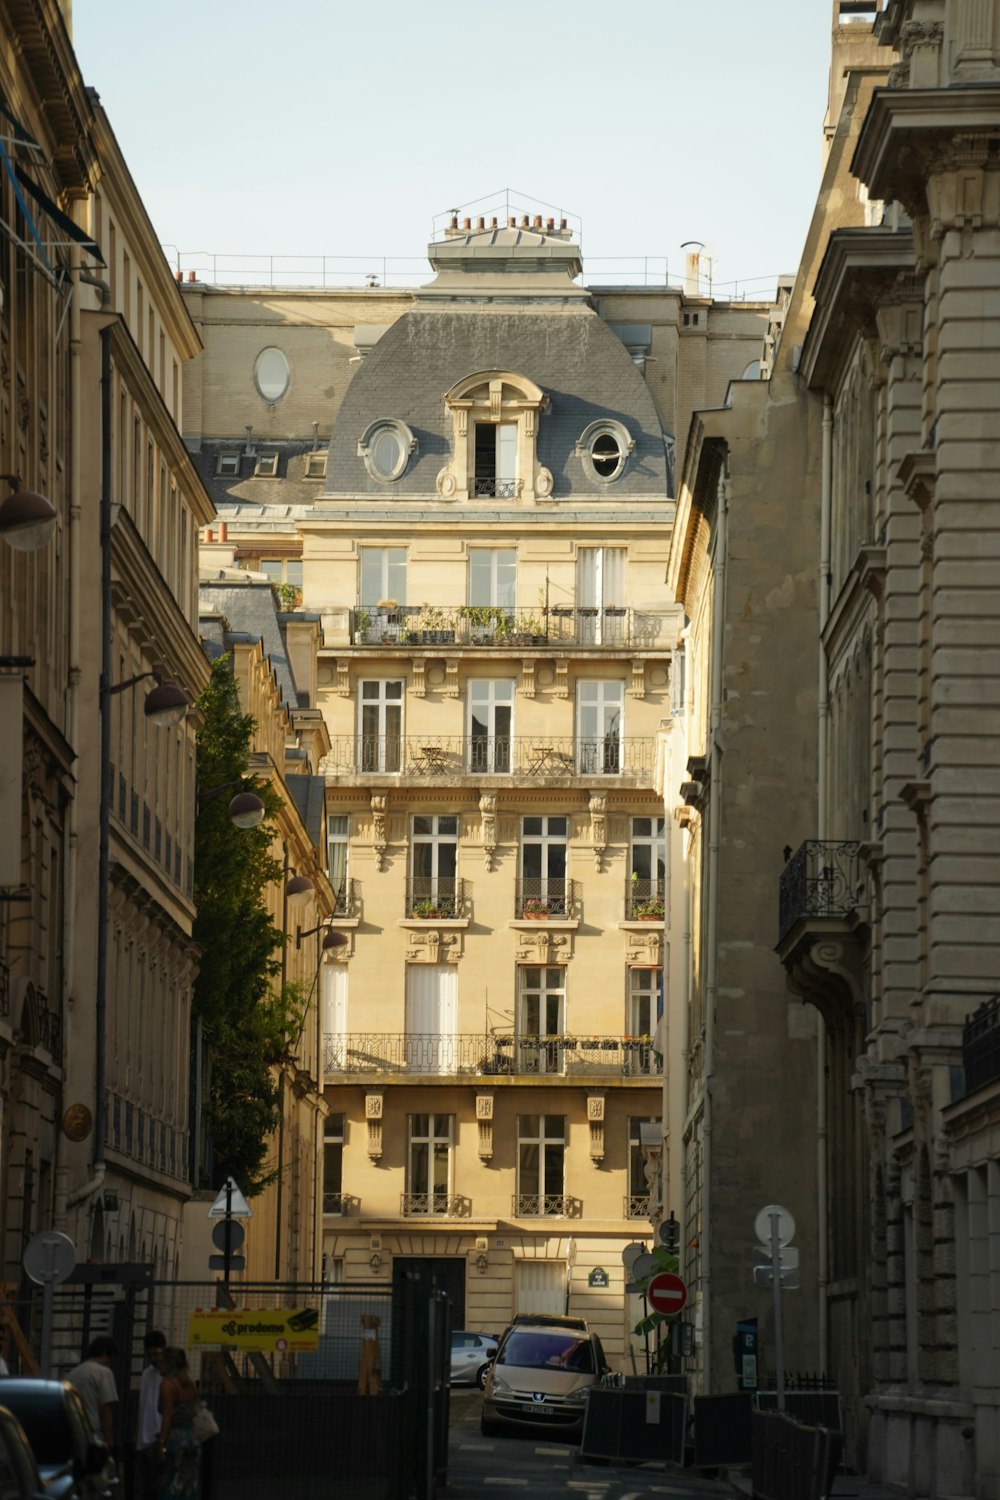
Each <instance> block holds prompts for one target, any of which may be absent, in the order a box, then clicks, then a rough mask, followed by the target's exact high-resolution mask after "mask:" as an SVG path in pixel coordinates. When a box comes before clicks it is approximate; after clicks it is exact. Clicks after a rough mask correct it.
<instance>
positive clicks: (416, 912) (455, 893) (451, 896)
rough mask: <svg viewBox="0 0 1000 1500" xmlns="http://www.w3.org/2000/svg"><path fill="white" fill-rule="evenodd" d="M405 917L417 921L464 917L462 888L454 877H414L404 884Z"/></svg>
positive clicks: (461, 884) (459, 881)
mask: <svg viewBox="0 0 1000 1500" xmlns="http://www.w3.org/2000/svg"><path fill="white" fill-rule="evenodd" d="M406 915H407V916H408V917H414V918H416V919H417V920H418V921H425V922H430V921H434V919H435V918H438V919H441V918H449V917H451V918H455V917H464V916H465V915H466V905H465V894H464V886H463V883H462V881H461V880H459V879H458V878H457V877H456V876H454V875H440V876H430V875H416V876H414V877H413V879H412V880H408V881H407V882H406Z"/></svg>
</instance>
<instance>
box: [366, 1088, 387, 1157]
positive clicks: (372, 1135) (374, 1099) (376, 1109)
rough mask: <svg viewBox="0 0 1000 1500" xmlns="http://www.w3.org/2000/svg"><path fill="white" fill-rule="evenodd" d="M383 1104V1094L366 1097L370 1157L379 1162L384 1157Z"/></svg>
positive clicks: (367, 1095)
mask: <svg viewBox="0 0 1000 1500" xmlns="http://www.w3.org/2000/svg"><path fill="white" fill-rule="evenodd" d="M382 1104H383V1099H382V1095H381V1094H366V1095H365V1121H366V1123H367V1125H368V1155H369V1156H370V1157H371V1159H372V1161H378V1160H379V1159H380V1157H381V1155H382Z"/></svg>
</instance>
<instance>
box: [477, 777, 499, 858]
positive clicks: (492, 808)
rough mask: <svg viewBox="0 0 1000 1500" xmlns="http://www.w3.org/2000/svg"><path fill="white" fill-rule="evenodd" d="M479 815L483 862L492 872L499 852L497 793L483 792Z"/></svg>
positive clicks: (480, 799)
mask: <svg viewBox="0 0 1000 1500" xmlns="http://www.w3.org/2000/svg"><path fill="white" fill-rule="evenodd" d="M479 815H480V819H481V827H482V838H483V863H484V864H485V866H486V869H487V872H489V873H492V871H493V868H494V865H495V862H496V852H497V794H496V792H483V793H481V795H480V798H479Z"/></svg>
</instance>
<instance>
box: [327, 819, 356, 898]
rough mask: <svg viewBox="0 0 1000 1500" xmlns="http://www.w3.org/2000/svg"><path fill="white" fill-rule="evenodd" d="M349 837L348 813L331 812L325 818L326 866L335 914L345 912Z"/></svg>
mask: <svg viewBox="0 0 1000 1500" xmlns="http://www.w3.org/2000/svg"><path fill="white" fill-rule="evenodd" d="M350 839H351V818H350V814H349V813H333V814H331V815H329V816H328V817H327V820H326V868H327V874H328V875H329V877H330V884H331V885H332V886H333V893H334V898H335V900H336V905H335V907H334V915H335V916H345V915H346V913H347V907H348V901H347V851H348V849H349V847H350Z"/></svg>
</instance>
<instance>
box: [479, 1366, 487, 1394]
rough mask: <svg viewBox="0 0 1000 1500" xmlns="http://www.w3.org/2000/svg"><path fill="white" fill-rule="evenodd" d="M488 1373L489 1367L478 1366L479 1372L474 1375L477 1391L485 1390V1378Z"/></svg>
mask: <svg viewBox="0 0 1000 1500" xmlns="http://www.w3.org/2000/svg"><path fill="white" fill-rule="evenodd" d="M489 1373H490V1367H489V1365H482V1366H480V1368H479V1370H478V1371H477V1373H476V1384H477V1385H478V1387H479V1389H480V1390H481V1391H484V1390H485V1389H486V1377H487V1375H488V1374H489Z"/></svg>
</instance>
